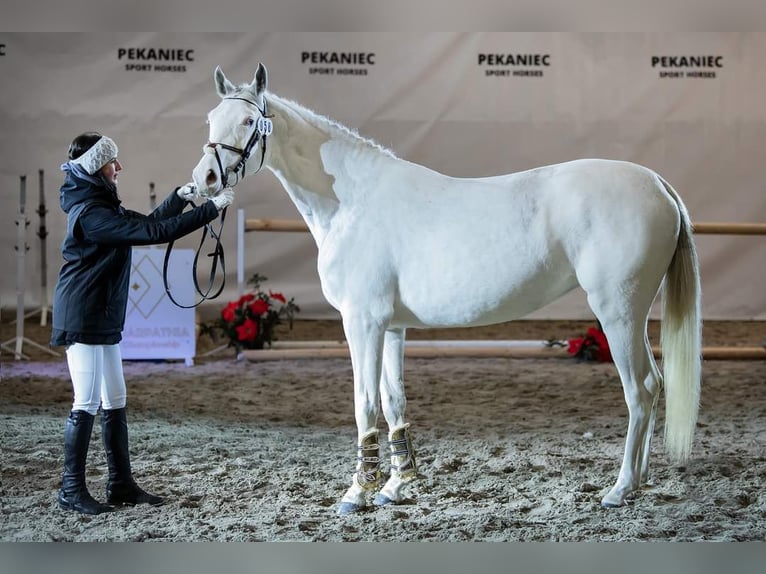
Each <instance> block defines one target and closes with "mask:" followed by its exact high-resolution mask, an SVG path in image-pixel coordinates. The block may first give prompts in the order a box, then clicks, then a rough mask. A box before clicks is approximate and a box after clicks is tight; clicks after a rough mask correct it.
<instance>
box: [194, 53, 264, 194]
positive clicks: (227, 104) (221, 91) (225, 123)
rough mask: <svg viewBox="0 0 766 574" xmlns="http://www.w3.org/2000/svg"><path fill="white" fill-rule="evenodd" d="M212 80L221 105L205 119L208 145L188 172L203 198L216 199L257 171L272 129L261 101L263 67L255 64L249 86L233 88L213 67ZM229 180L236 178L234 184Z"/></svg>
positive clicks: (261, 163) (262, 98)
mask: <svg viewBox="0 0 766 574" xmlns="http://www.w3.org/2000/svg"><path fill="white" fill-rule="evenodd" d="M214 77H215V89H216V91H217V92H218V95H219V96H220V97H221V102H220V103H219V104H218V105H217V106H216V107H215V108H213V109H212V110H211V111H210V112H209V113H208V115H207V123H208V125H209V126H210V131H209V135H208V141H207V143H206V144H205V145H204V147H203V148H202V151H203V155H202V159H200V160H199V163H198V164H197V166H196V167H195V168H194V171H193V172H192V178H193V179H194V183H195V184H196V186H197V189H198V190H199V193H200V194H201V195H202V196H203V197H206V196H212V195H216V194H217V193H218V192H220V191H221V190H222V189H223V188H224V187H226V186H233V185H236V183H237V182H239V181H240V180H241V179H242V178H243V177H245V176H247V175H250V174H252V173H255V172H256V171H258V170H259V169H260V168H261V167H262V165H263V160H264V157H265V154H266V137H267V136H268V135H269V134H270V133H271V129H272V124H271V120H269V119H268V118H267V115H268V113H267V111H266V100H265V98H264V92H265V91H266V82H267V73H266V68H265V67H264V65H263V64H258V69H257V70H256V72H255V77H254V78H253V81H252V82H251V83H249V84H242V85H240V86H235V85H234V84H232V83H231V82H230V81H229V80H228V79H227V78H226V76H225V75H224V74H223V71H222V70H221V68H220V66H218V67H216V69H215V73H214ZM259 143H260V145H259ZM251 152H252V153H253V158H252V161H251V162H250V161H248V160H249V158H250V154H251ZM232 176H236V179H234V181H232Z"/></svg>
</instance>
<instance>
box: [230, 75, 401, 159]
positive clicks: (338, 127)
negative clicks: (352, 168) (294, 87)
mask: <svg viewBox="0 0 766 574" xmlns="http://www.w3.org/2000/svg"><path fill="white" fill-rule="evenodd" d="M235 94H236V95H248V96H250V97H251V98H255V94H254V93H253V90H252V89H251V88H250V86H249V85H248V84H243V85H241V86H238V88H237V91H236V92H235ZM264 97H265V98H267V100H268V99H271V100H276V101H278V102H280V103H281V104H284V105H285V106H287V107H288V108H290V109H291V110H293V111H295V112H297V113H299V115H301V116H303V117H305V118H307V119H309V118H310V119H311V120H313V121H315V122H316V123H318V124H321V125H324V126H326V127H327V128H328V130H329V131H331V132H332V131H334V132H337V133H339V134H341V135H344V136H348V137H351V138H353V139H355V140H358V141H359V142H361V143H363V144H364V145H367V146H369V147H371V148H373V149H375V150H377V151H379V152H380V153H383V154H385V155H388V156H390V157H393V158H395V157H396V154H394V152H392V151H391V150H390V149H388V148H387V147H385V146H382V145H381V144H379V143H378V142H376V141H374V140H371V139H369V138H366V137H363V136H361V135H359V132H357V131H356V130H354V129H351V128H349V127H347V126H344V125H343V124H341V123H340V122H337V121H335V120H332V119H330V118H328V117H327V116H323V115H322V114H318V113H316V112H315V111H314V110H310V109H309V108H307V107H306V106H304V105H303V104H299V103H298V102H296V101H293V100H289V99H287V98H283V97H282V96H278V95H276V94H272V93H270V92H265V93H264Z"/></svg>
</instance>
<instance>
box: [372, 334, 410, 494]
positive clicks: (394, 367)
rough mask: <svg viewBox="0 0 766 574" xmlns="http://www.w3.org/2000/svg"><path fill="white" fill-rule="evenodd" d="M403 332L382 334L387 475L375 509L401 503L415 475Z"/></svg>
mask: <svg viewBox="0 0 766 574" xmlns="http://www.w3.org/2000/svg"><path fill="white" fill-rule="evenodd" d="M404 339H405V332H404V329H391V330H388V331H386V335H385V344H384V346H383V375H382V377H381V381H380V387H381V400H382V404H383V416H385V417H386V422H387V423H388V428H389V433H388V444H389V447H390V449H391V475H390V477H389V479H388V481H386V484H385V485H384V486H383V488H382V489H381V491H380V492H379V493H378V495H377V496H376V497H375V500H374V503H375V504H376V505H378V506H383V505H386V504H391V503H397V502H401V501H402V500H403V499H404V493H403V487H404V486H405V485H406V484H407V483H408V482H410V481H412V480H413V479H414V478H416V476H417V465H416V462H415V450H414V448H413V447H412V437H411V436H410V432H409V426H410V425H409V424H408V423H407V424H405V422H404V409H405V407H406V406H407V399H406V396H405V393H404V368H403V367H404Z"/></svg>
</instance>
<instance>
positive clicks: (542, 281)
mask: <svg viewBox="0 0 766 574" xmlns="http://www.w3.org/2000/svg"><path fill="white" fill-rule="evenodd" d="M473 279H474V280H473V281H470V282H467V283H465V284H463V285H462V286H459V287H458V286H455V287H454V288H435V287H434V286H430V288H429V286H428V285H420V286H418V287H416V288H413V289H407V288H402V286H400V297H399V298H398V300H397V301H396V303H395V305H394V317H393V320H392V326H395V327H460V326H465V327H468V326H479V325H490V324H493V323H502V322H505V321H511V320H514V319H520V318H522V317H524V316H526V315H528V314H529V313H532V312H533V311H536V310H537V309H539V308H541V307H543V306H545V305H547V304H548V303H551V302H553V301H555V300H556V299H558V298H559V297H561V296H562V295H564V294H565V293H567V292H569V291H571V290H572V289H573V288H574V287H576V285H577V281H576V279H575V277H574V273H567V272H563V273H562V272H560V273H558V274H550V273H542V274H539V275H536V276H535V277H533V278H529V279H527V280H526V281H518V280H517V281H516V282H514V281H513V279H511V278H505V277H503V276H502V274H497V275H495V276H494V277H493V278H492V279H490V278H488V277H485V278H480V277H475V276H474V277H473ZM517 279H518V278H517Z"/></svg>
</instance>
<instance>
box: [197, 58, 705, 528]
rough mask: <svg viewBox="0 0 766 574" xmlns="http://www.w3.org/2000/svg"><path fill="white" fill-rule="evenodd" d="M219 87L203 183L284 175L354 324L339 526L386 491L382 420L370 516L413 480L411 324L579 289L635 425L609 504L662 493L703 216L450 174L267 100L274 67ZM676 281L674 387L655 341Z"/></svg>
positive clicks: (573, 176) (684, 404)
mask: <svg viewBox="0 0 766 574" xmlns="http://www.w3.org/2000/svg"><path fill="white" fill-rule="evenodd" d="M214 77H215V86H216V90H217V92H218V95H219V96H220V97H221V102H220V103H219V104H218V105H217V106H216V107H215V108H214V109H213V110H212V111H210V113H209V114H208V123H209V125H210V135H209V138H210V139H209V142H208V143H207V144H206V145H205V146H204V148H203V149H204V154H203V156H202V159H201V160H200V161H199V164H198V165H197V166H196V167H195V169H194V172H193V177H194V182H195V183H196V185H197V187H198V189H199V192H200V193H201V194H202V195H213V194H216V193H218V192H219V191H220V190H221V189H222V187H223V186H224V185H226V184H228V185H232V182H231V181H229V179H230V178H231V177H232V175H233V174H236V178H237V179H236V181H239V180H240V179H241V178H243V177H245V176H247V175H250V174H252V173H255V172H257V171H258V170H259V169H260V168H261V167H267V168H268V169H270V170H271V171H272V172H273V173H274V174H275V175H276V177H277V178H278V179H279V181H280V182H281V183H282V185H283V186H284V188H285V190H286V191H287V193H288V194H289V196H290V198H291V199H292V200H293V202H294V203H295V206H296V207H297V208H298V211H299V212H300V213H301V215H302V216H303V219H304V220H305V221H306V223H307V224H308V227H309V228H310V230H311V233H312V235H313V237H314V239H315V241H316V244H317V248H318V251H319V253H318V264H317V265H318V271H319V277H320V280H321V285H322V292H323V294H324V296H325V297H326V298H327V301H328V302H329V303H330V304H331V305H332V306H333V307H335V308H336V309H338V311H340V313H341V315H342V318H343V328H344V330H345V334H346V337H347V339H348V344H349V347H350V352H351V362H352V367H353V376H354V410H355V419H356V424H357V429H358V436H357V449H358V457H357V463H356V471H355V472H354V474H353V476H352V481H351V486H350V488H349V489H348V491H347V492H346V493H345V495H344V496H343V498H342V500H341V502H340V504H339V508H338V514H347V513H351V512H355V511H359V510H361V509H363V508H365V507H366V506H367V502H368V496H369V495H371V494H373V493H374V492H375V491H378V489H379V488H380V483H381V481H382V479H381V469H380V459H379V456H380V455H379V447H378V432H379V431H378V428H377V425H378V419H379V413H380V410H381V407H382V410H383V416H384V417H385V420H386V422H387V423H388V428H389V434H388V438H389V445H390V449H391V472H390V476H389V478H388V480H387V481H386V482H385V484H384V485H383V487H382V488H381V489H380V490H379V492H377V495H376V496H375V497H374V501H373V502H374V504H376V505H384V504H390V503H397V502H401V501H402V500H403V499H404V497H405V495H404V488H403V487H404V485H405V484H406V483H408V482H410V481H411V480H413V479H414V478H416V476H417V469H416V461H415V452H414V450H413V445H412V437H411V435H410V432H409V423H406V422H405V418H404V410H405V404H406V398H405V393H404V382H403V358H404V352H403V351H404V339H405V330H406V329H407V328H408V327H414V328H425V327H448V326H449V327H452V326H455V327H465V326H475V325H488V324H492V323H500V322H504V321H509V320H512V319H518V318H521V317H523V316H524V315H526V314H528V313H530V312H532V311H534V310H535V309H538V308H540V307H542V306H543V305H545V304H547V303H550V302H552V301H554V300H555V299H557V298H558V297H560V296H561V295H563V294H565V293H566V292H568V291H570V290H571V289H573V288H574V287H575V286H577V285H578V284H579V285H580V286H581V287H582V288H583V289H584V291H585V293H586V294H587V298H588V303H589V305H590V307H591V309H592V310H593V312H594V313H595V315H596V317H597V318H598V319H599V321H600V322H601V325H602V327H603V330H604V332H605V334H606V336H607V338H608V341H609V345H610V348H611V352H612V357H613V359H614V362H615V365H616V367H617V370H618V372H619V375H620V379H621V380H622V385H623V389H624V395H625V401H626V403H627V405H628V410H629V414H630V418H629V422H628V430H627V437H626V440H625V453H624V457H623V461H622V467H621V469H620V473H619V476H618V478H617V481H616V483H615V485H614V486H613V487H612V488H611V490H609V492H608V493H607V494H606V495H605V496H604V497H603V499H602V505H603V506H605V507H614V506H621V505H623V504H624V503H625V500H626V497H627V496H628V495H629V494H630V493H631V492H633V491H635V490H636V489H638V488H639V487H640V486H641V485H642V484H644V483H645V482H646V481H647V479H648V472H649V453H650V443H651V437H652V432H653V429H654V419H655V413H656V409H657V399H658V396H659V393H660V390H661V387H662V385H663V378H664V383H665V398H666V424H665V446H666V450H667V451H668V453H669V455H670V456H671V458H672V459H673V460H675V461H683V460H685V459H687V458H688V456H689V454H690V451H691V446H692V439H693V433H694V427H695V422H696V419H697V412H698V409H699V394H700V371H701V357H700V353H701V319H700V284H699V272H698V259H697V254H696V250H695V247H694V241H693V238H692V227H691V223H690V219H689V214H688V213H687V210H686V208H685V207H684V204H683V203H682V201H681V199H680V198H679V196H678V194H677V193H676V192H675V191H674V190H673V188H672V187H671V186H670V185H669V184H668V183H667V182H666V181H665V180H664V179H663V178H662V177H660V176H659V175H658V174H656V173H655V172H653V171H651V170H649V169H647V168H645V167H642V166H639V165H636V164H632V163H627V162H621V161H609V160H600V159H583V160H577V161H571V162H567V163H561V164H557V165H550V166H545V167H540V168H537V169H532V170H529V171H522V172H518V173H510V174H507V175H500V176H494V177H484V178H476V179H461V178H454V177H449V176H446V175H442V174H440V173H437V172H435V171H433V170H431V169H428V168H427V167H424V166H422V165H417V164H414V163H411V162H409V161H406V160H403V159H401V158H398V157H396V156H395V155H394V154H393V153H392V152H391V151H389V150H387V149H384V148H383V147H381V146H379V145H377V144H375V143H373V142H371V141H369V140H367V139H364V138H362V137H360V136H359V135H358V134H357V133H355V132H354V131H352V130H350V129H348V128H346V127H344V126H342V125H339V124H338V123H336V122H334V121H331V120H329V119H327V118H325V117H322V116H321V115H318V114H316V113H314V112H312V111H310V110H308V109H306V108H305V107H303V106H301V105H299V104H297V103H295V102H292V101H288V100H286V99H284V98H280V97H278V96H276V95H274V94H272V93H271V92H267V90H266V84H267V73H266V69H265V68H264V66H263V65H262V64H259V66H258V69H257V71H256V73H255V77H254V79H253V81H252V82H251V83H249V84H242V85H239V86H235V85H234V84H232V83H231V82H230V81H229V80H228V79H227V78H226V77H225V76H224V74H223V72H222V71H221V69H220V67H218V68H216V70H215V73H214ZM268 118H272V119H268ZM272 120H273V123H272ZM272 129H273V133H272ZM250 152H254V157H252V158H250V160H249V161H247V158H248V156H249V155H250ZM663 280H664V290H663V293H664V296H663V326H662V352H663V359H664V360H663V368H664V377H663V375H661V374H660V371H659V369H658V368H657V364H656V363H655V361H654V358H653V356H652V351H651V348H650V345H649V341H648V337H647V331H646V327H647V319H648V315H649V311H650V307H651V305H652V302H653V300H654V298H655V296H656V295H657V293H658V291H659V289H660V287H661V285H662V283H663ZM458 294H462V295H458ZM467 294H470V296H466V295H467Z"/></svg>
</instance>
